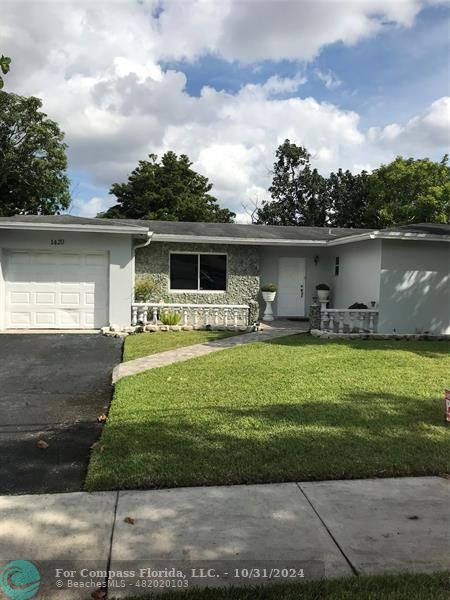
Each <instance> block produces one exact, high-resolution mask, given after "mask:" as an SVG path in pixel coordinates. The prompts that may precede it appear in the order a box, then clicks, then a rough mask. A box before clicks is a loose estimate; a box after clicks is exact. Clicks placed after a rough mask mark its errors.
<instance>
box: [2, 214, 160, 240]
mask: <svg viewBox="0 0 450 600" xmlns="http://www.w3.org/2000/svg"><path fill="white" fill-rule="evenodd" d="M0 229H29V230H39V229H45V230H58V231H91V232H93V233H129V234H130V233H131V234H136V235H141V234H143V235H146V234H147V233H148V227H147V226H146V225H144V224H143V223H142V222H139V221H137V222H136V223H132V222H131V221H126V220H125V219H97V218H92V219H88V218H86V217H75V216H72V215H16V216H14V217H0Z"/></svg>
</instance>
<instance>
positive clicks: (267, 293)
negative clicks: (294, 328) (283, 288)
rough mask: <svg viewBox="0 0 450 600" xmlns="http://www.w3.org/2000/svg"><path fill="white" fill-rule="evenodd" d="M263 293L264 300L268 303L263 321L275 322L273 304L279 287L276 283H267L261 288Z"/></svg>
mask: <svg viewBox="0 0 450 600" xmlns="http://www.w3.org/2000/svg"><path fill="white" fill-rule="evenodd" d="M261 293H262V297H263V300H264V302H265V303H266V310H265V311H264V316H263V321H273V312H272V302H273V301H274V300H275V296H276V295H277V286H276V285H275V284H274V283H266V284H264V285H262V286H261Z"/></svg>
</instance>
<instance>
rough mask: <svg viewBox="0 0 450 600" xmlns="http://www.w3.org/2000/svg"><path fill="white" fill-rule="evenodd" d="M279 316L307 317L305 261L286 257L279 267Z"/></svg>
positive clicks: (281, 260) (281, 259) (282, 259)
mask: <svg viewBox="0 0 450 600" xmlns="http://www.w3.org/2000/svg"><path fill="white" fill-rule="evenodd" d="M277 316H279V317H304V316H305V259H304V258H292V257H290V256H285V257H282V258H280V263H279V265H278V294H277Z"/></svg>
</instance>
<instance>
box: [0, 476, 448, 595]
mask: <svg viewBox="0 0 450 600" xmlns="http://www.w3.org/2000/svg"><path fill="white" fill-rule="evenodd" d="M449 488H450V481H448V480H446V479H444V478H439V477H417V478H412V477H411V478H408V477H405V478H398V479H367V480H353V481H328V482H309V483H280V484H264V485H248V486H246V485H236V486H223V487H197V488H178V489H164V490H150V491H125V492H99V493H94V494H88V493H84V492H75V493H72V494H48V495H34V496H0V514H1V523H0V569H1V568H3V566H4V565H5V563H7V562H9V561H10V560H13V559H15V560H19V559H22V560H31V561H34V563H35V565H36V566H37V568H38V569H39V571H40V573H41V577H42V583H41V595H39V598H49V599H56V598H58V599H59V598H77V599H78V598H83V597H89V596H90V594H91V592H92V591H93V588H94V589H95V586H97V585H101V584H104V582H105V577H104V573H103V574H100V576H97V575H96V574H95V573H94V575H93V574H92V572H93V571H107V570H109V571H115V572H116V573H115V574H111V575H110V577H109V581H108V583H109V586H110V597H117V598H123V597H125V596H136V597H137V596H140V595H143V593H145V591H146V590H145V589H143V586H142V580H143V579H145V580H146V581H148V580H155V579H158V580H164V581H166V580H168V579H170V580H177V581H178V580H179V581H182V582H186V583H183V585H189V586H205V585H208V586H212V585H230V584H232V585H243V584H244V585H245V584H246V583H247V584H248V583H250V584H257V583H267V578H266V577H262V578H261V577H260V578H258V577H257V573H256V571H252V573H254V575H255V576H254V577H252V578H251V580H248V579H247V580H245V579H240V578H239V577H237V574H236V573H240V574H242V569H248V570H250V569H252V568H253V569H254V568H259V570H260V575H261V574H262V571H263V569H266V574H267V573H269V572H270V569H272V570H273V569H283V568H288V569H293V570H294V571H293V572H295V573H296V576H295V577H293V578H290V579H289V580H290V581H307V580H309V579H318V578H323V577H327V578H336V577H340V576H348V575H350V576H351V575H354V576H357V575H363V574H382V573H398V572H405V571H410V572H411V571H413V572H432V571H438V570H445V569H446V568H448V555H449V514H448V501H449V491H450V490H449ZM141 568H142V569H150V570H158V571H159V573H157V574H155V573H153V574H150V575H149V574H148V572H147V571H145V576H144V577H139V575H140V573H139V572H138V569H141ZM56 569H65V570H66V571H67V572H69V571H73V573H71V574H70V573H69V574H68V573H66V574H63V573H58V572H57V571H56ZM83 569H85V571H83ZM164 569H167V570H170V569H176V570H179V571H181V572H182V574H179V573H176V574H174V572H172V573H171V572H170V571H167V572H162V571H163V570H164ZM192 569H197V571H196V572H194V573H193V571H192ZM199 569H204V571H203V573H204V574H205V575H207V576H205V577H204V578H196V577H195V576H194V575H195V573H197V574H198V573H199ZM208 569H214V571H209V573H208V572H207V571H208ZM236 569H237V570H238V571H237V572H236V571H235V570H236ZM301 569H303V575H304V578H302V577H300V576H299V575H298V573H301ZM118 571H135V573H134V574H133V573H131V574H130V573H129V576H125V575H123V574H121V573H118ZM248 572H249V571H248ZM272 573H274V571H272ZM102 575H103V577H102ZM184 576H185V577H186V578H185V579H184V578H183V577H184ZM278 581H280V580H279V579H278ZM69 582H71V583H69ZM73 582H78V587H77V588H75V587H74V584H73ZM79 582H81V583H82V584H83V585H84V588H83V589H84V591H85V592H86V593H83V590H80V587H79V586H80V583H79ZM90 582H93V584H92V587H90V589H87V583H89V585H91V584H90ZM139 582H140V583H139ZM69 585H71V586H72V587H70V588H69V587H68V586H69ZM58 586H61V587H60V588H58ZM122 586H123V587H122Z"/></svg>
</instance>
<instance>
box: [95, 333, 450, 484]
mask: <svg viewBox="0 0 450 600" xmlns="http://www.w3.org/2000/svg"><path fill="white" fill-rule="evenodd" d="M449 367H450V358H449V355H448V344H447V343H445V342H412V341H384V340H377V341H365V340H358V341H349V342H347V341H333V342H331V341H330V340H320V339H317V338H313V337H310V336H308V335H297V336H290V337H288V338H281V339H279V340H272V341H270V342H259V343H255V344H250V345H247V346H240V347H237V348H234V349H232V350H225V351H223V352H218V353H214V354H210V355H208V356H204V357H201V358H197V359H193V360H190V361H187V362H184V363H181V364H175V365H170V366H168V367H164V368H161V369H156V370H153V371H148V372H146V373H142V374H140V375H136V376H134V377H128V378H124V379H122V380H120V381H119V382H118V384H117V386H116V390H115V396H114V400H113V403H112V407H111V411H110V415H109V419H108V422H107V424H106V426H105V429H104V431H103V435H102V438H101V443H100V444H99V446H97V447H96V449H95V451H94V452H93V455H92V457H91V462H90V466H89V471H88V476H87V482H86V485H87V489H89V490H99V489H116V488H152V487H172V486H183V485H202V484H232V483H258V482H275V481H296V480H316V479H321V480H324V479H340V478H355V477H372V476H375V477H377V476H380V477H385V476H395V475H425V474H430V475H431V474H438V473H442V472H448V470H449V452H448V448H449V442H450V429H449V428H447V427H446V426H445V424H444V419H443V402H442V397H443V390H444V387H445V386H446V385H448V373H449Z"/></svg>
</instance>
